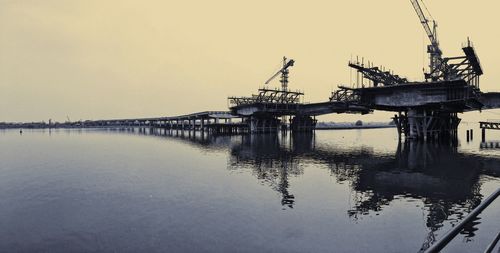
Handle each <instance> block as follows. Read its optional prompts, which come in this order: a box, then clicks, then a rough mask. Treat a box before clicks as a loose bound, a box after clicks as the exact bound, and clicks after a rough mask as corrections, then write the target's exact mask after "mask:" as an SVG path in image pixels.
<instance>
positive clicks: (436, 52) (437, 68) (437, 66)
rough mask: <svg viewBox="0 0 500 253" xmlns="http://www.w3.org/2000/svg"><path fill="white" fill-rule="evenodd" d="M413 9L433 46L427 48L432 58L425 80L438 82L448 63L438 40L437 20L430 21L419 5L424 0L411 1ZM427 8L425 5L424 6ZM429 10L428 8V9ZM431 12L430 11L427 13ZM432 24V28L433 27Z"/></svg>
mask: <svg viewBox="0 0 500 253" xmlns="http://www.w3.org/2000/svg"><path fill="white" fill-rule="evenodd" d="M410 1H411V3H412V5H413V8H414V9H415V11H416V12H417V15H418V18H419V19H420V23H422V26H423V27H424V30H425V32H426V33H427V37H429V40H430V41H431V44H430V45H428V46H427V53H429V56H430V63H429V68H430V72H429V73H426V74H425V79H432V80H433V81H436V80H437V79H438V78H439V76H441V75H442V74H443V73H440V72H444V71H443V70H444V69H446V61H444V60H443V58H442V54H443V53H442V51H441V49H440V48H439V41H438V39H437V23H436V21H435V20H433V19H432V16H431V15H430V14H429V16H431V19H428V18H427V17H426V16H425V14H424V12H423V10H422V7H421V5H420V3H419V1H420V2H422V4H424V3H423V0H410ZM424 7H425V4H424ZM426 10H427V8H426ZM427 12H429V11H427ZM430 24H432V28H431V25H430Z"/></svg>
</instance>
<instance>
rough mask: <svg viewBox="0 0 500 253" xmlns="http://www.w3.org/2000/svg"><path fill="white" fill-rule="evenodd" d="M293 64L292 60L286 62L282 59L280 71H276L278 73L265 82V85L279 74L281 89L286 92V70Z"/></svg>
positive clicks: (284, 58)
mask: <svg viewBox="0 0 500 253" xmlns="http://www.w3.org/2000/svg"><path fill="white" fill-rule="evenodd" d="M294 63H295V61H294V60H293V59H290V60H289V61H288V62H287V59H286V57H283V67H282V68H281V69H280V70H278V72H276V74H274V75H273V76H271V77H270V78H269V79H267V81H266V82H265V84H268V83H269V82H271V81H272V80H273V79H274V78H275V77H277V76H278V75H279V74H281V79H280V82H281V89H282V90H283V91H287V90H288V73H289V71H288V68H289V67H291V66H293V64H294Z"/></svg>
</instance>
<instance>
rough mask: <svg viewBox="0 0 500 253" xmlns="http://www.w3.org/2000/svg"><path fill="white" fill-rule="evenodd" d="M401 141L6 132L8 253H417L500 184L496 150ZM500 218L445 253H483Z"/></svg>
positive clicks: (2, 209)
mask: <svg viewBox="0 0 500 253" xmlns="http://www.w3.org/2000/svg"><path fill="white" fill-rule="evenodd" d="M473 127H475V125H471V126H468V125H462V129H461V132H460V136H461V137H462V136H465V132H464V131H465V128H473ZM395 132H396V130H395V129H373V130H336V131H335V130H329V131H317V132H316V134H314V135H296V136H295V135H294V136H291V135H290V134H289V135H285V136H282V135H281V134H279V135H260V136H222V137H214V136H208V135H203V136H202V135H200V134H199V133H197V134H196V135H193V134H191V135H189V134H187V133H185V134H184V136H182V134H181V133H180V132H168V131H167V132H166V133H165V132H164V131H161V132H152V131H150V130H149V129H147V130H145V131H143V130H138V129H135V130H134V131H133V132H132V131H110V130H53V131H51V132H49V131H48V130H45V131H44V130H25V131H24V133H23V134H22V135H21V134H20V133H19V131H15V130H4V131H0V252H23V251H24V252H181V251H182V252H193V251H202V252H418V251H420V250H421V249H425V248H427V247H428V245H429V244H431V243H432V242H434V241H435V240H436V239H439V238H440V237H441V236H442V235H443V233H445V232H446V231H448V230H449V229H450V228H451V227H452V226H454V225H456V224H457V223H458V222H459V220H460V219H462V218H463V217H464V215H466V214H467V213H469V212H470V211H471V209H472V208H473V207H475V205H477V204H478V203H480V202H481V201H482V200H483V199H484V198H485V197H486V196H488V195H489V194H490V193H492V192H493V191H494V190H495V189H496V188H498V187H500V148H499V149H480V144H479V139H480V131H479V129H475V137H476V138H475V140H474V141H472V142H466V141H465V140H464V139H463V138H462V139H461V140H460V141H459V143H458V146H457V147H454V146H452V145H437V144H427V145H424V144H417V143H411V144H400V145H398V141H397V139H396V133H395ZM488 139H490V140H494V139H497V140H500V131H499V132H498V133H491V134H490V133H488ZM499 210H500V201H499V200H497V201H496V202H494V204H493V205H492V206H490V208H488V209H487V210H486V211H485V212H483V214H481V215H480V217H479V219H477V220H476V221H475V222H474V224H473V225H472V226H469V227H468V228H467V229H466V230H465V232H464V233H462V234H460V235H459V236H458V237H457V238H456V239H455V240H454V241H453V242H452V243H451V244H450V245H449V247H448V248H447V250H446V251H445V252H478V251H482V250H484V248H485V247H486V245H487V244H488V243H489V242H491V240H492V239H493V237H494V235H495V234H496V233H497V232H498V231H499V228H500V212H499Z"/></svg>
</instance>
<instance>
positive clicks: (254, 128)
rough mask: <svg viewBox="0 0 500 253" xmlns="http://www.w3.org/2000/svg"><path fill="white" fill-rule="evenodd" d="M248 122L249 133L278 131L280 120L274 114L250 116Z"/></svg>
mask: <svg viewBox="0 0 500 253" xmlns="http://www.w3.org/2000/svg"><path fill="white" fill-rule="evenodd" d="M248 124H249V128H250V133H272V132H277V131H278V129H279V126H280V121H279V119H277V118H276V117H274V116H267V115H266V116H264V115H263V116H252V117H250V118H249V120H248Z"/></svg>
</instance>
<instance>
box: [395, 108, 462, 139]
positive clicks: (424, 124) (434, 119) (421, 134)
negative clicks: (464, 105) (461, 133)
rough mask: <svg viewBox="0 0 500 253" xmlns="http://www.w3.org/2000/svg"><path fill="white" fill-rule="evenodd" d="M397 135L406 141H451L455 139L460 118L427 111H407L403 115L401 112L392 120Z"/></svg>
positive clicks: (453, 114)
mask: <svg viewBox="0 0 500 253" xmlns="http://www.w3.org/2000/svg"><path fill="white" fill-rule="evenodd" d="M393 120H394V122H395V123H396V126H397V128H398V134H399V135H400V136H401V134H404V135H405V138H407V139H415V140H423V141H427V140H429V139H431V140H432V139H452V140H455V139H456V138H457V129H458V124H459V123H460V118H458V117H457V114H456V113H447V112H440V111H433V110H428V109H409V110H408V111H407V112H406V114H405V115H402V114H401V112H400V113H399V115H395V116H394V118H393Z"/></svg>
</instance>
